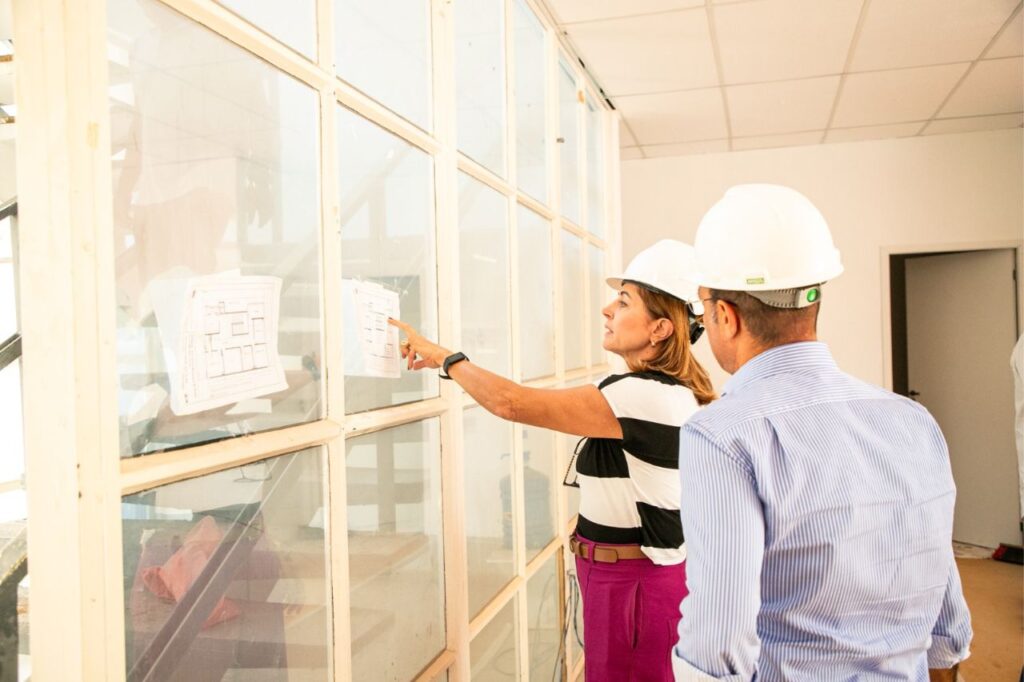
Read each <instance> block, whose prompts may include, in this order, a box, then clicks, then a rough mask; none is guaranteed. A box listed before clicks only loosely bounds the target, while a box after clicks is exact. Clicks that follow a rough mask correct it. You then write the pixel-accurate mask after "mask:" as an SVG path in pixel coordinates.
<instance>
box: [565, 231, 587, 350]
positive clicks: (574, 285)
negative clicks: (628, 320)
mask: <svg viewBox="0 0 1024 682" xmlns="http://www.w3.org/2000/svg"><path fill="white" fill-rule="evenodd" d="M583 286H584V285H583V245H582V242H581V240H580V238H579V237H577V236H575V235H573V234H572V233H570V232H566V231H565V230H563V231H562V328H563V329H564V330H565V369H566V370H572V369H578V368H580V367H583V366H584V365H585V364H586V357H585V353H584V345H583V344H584V335H585V334H584V329H585V327H584V324H585V320H586V319H587V311H585V310H584V303H583V302H584V300H585V299H584V297H583V293H584V289H583Z"/></svg>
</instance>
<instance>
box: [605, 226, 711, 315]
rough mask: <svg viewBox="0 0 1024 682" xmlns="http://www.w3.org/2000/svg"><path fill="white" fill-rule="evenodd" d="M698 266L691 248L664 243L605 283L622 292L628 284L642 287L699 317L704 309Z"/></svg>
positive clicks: (675, 243)
mask: <svg viewBox="0 0 1024 682" xmlns="http://www.w3.org/2000/svg"><path fill="white" fill-rule="evenodd" d="M695 263H696V257H695V254H694V250H693V247H692V246H690V245H689V244H684V243H682V242H677V241H676V240H675V239H662V240H661V241H660V242H657V243H656V244H654V245H652V246H648V247H647V248H646V249H644V250H643V251H641V252H640V253H638V254H637V255H636V256H635V257H634V258H633V260H632V261H630V263H629V266H628V267H627V268H626V272H624V273H623V274H622V275H619V276H618V277H609V278H608V279H607V280H605V281H606V282H608V286H610V287H612V288H613V289H621V288H622V283H623V282H626V281H628V282H636V283H637V284H643V285H644V286H646V287H647V288H649V289H656V290H658V291H662V292H664V293H666V294H669V295H670V296H674V297H676V298H678V299H679V300H681V301H683V302H684V303H689V304H690V309H691V310H692V311H693V312H694V314H696V315H700V314H702V313H703V312H704V306H703V305H702V304H701V302H700V295H699V294H698V293H697V283H696V282H695V281H694V279H693V270H694V265H695Z"/></svg>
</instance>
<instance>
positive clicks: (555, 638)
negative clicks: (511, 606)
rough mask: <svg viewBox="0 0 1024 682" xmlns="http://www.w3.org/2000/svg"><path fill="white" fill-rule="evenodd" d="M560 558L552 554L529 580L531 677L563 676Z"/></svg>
mask: <svg viewBox="0 0 1024 682" xmlns="http://www.w3.org/2000/svg"><path fill="white" fill-rule="evenodd" d="M558 578H559V575H558V557H557V555H556V556H552V557H551V558H550V559H548V560H547V561H546V562H544V565H543V566H541V567H540V570H538V571H537V572H536V573H535V574H534V575H533V577H532V578H530V580H529V581H528V582H527V583H526V604H527V607H526V608H527V611H528V612H529V620H528V621H527V628H528V633H529V635H528V637H529V647H530V679H531V680H557V679H560V676H559V674H558V669H559V667H560V665H561V660H560V658H559V656H558V653H559V649H560V646H559V644H560V642H559V640H560V639H561V634H562V633H561V628H560V627H559V618H558V615H559V613H561V610H562V609H561V606H562V603H561V601H560V600H559V589H558Z"/></svg>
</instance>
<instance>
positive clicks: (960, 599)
mask: <svg viewBox="0 0 1024 682" xmlns="http://www.w3.org/2000/svg"><path fill="white" fill-rule="evenodd" d="M973 634H974V631H973V630H972V628H971V613H970V611H968V610H967V601H966V600H965V599H964V591H963V587H962V586H961V585H960V571H959V570H957V567H956V561H954V560H953V559H952V557H950V561H949V579H948V580H947V582H946V594H945V596H944V597H943V598H942V608H941V609H940V610H939V618H938V620H937V621H936V622H935V627H934V628H932V645H931V648H929V649H928V667H929V668H935V669H939V670H941V669H944V668H952V667H953V666H954V665H955V664H957V663H959V662H960V661H963V660H965V659H966V658H967V657H968V656H970V655H971V650H970V646H971V637H972V636H973Z"/></svg>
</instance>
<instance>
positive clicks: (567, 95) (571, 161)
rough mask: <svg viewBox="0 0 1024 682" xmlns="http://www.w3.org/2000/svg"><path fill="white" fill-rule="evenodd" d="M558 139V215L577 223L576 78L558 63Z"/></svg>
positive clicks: (578, 183) (578, 188) (578, 189)
mask: <svg viewBox="0 0 1024 682" xmlns="http://www.w3.org/2000/svg"><path fill="white" fill-rule="evenodd" d="M558 65H559V69H558V121H559V129H558V136H559V137H560V138H561V160H562V162H561V167H562V215H564V216H565V217H566V218H568V219H569V220H571V221H573V222H574V223H576V224H577V225H578V224H579V222H580V168H579V166H580V157H579V154H580V130H579V126H580V124H579V121H578V120H577V115H578V112H579V105H580V103H579V99H578V97H579V95H578V94H577V90H576V76H575V75H573V72H572V69H570V68H569V66H568V65H567V64H566V63H565V62H563V61H559V63H558Z"/></svg>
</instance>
